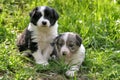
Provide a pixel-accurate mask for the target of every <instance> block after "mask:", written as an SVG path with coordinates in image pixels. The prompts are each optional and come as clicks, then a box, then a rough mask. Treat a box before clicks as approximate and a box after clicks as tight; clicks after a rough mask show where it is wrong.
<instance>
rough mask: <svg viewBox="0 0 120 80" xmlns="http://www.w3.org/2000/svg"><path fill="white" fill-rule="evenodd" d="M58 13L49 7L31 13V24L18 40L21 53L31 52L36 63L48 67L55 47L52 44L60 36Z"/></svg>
mask: <svg viewBox="0 0 120 80" xmlns="http://www.w3.org/2000/svg"><path fill="white" fill-rule="evenodd" d="M58 18H59V15H58V13H57V12H56V11H55V10H54V9H52V8H50V7H47V6H41V7H36V8H34V9H33V10H32V11H31V12H30V23H29V25H28V27H27V28H26V29H25V30H24V31H23V33H22V34H21V35H20V36H19V38H18V39H17V47H18V49H19V51H20V52H22V51H26V50H30V51H31V53H32V55H33V57H34V59H35V61H36V63H37V64H42V65H47V64H48V59H49V57H50V54H51V53H52V51H53V47H52V46H51V45H50V43H51V42H52V41H53V39H54V38H55V37H56V36H57V35H58V31H57V30H58V24H57V20H58Z"/></svg>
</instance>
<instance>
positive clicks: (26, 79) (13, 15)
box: [0, 0, 120, 80]
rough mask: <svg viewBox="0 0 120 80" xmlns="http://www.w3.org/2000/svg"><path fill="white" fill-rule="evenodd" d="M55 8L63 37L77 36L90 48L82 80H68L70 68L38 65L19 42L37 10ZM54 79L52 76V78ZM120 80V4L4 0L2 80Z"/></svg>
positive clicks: (0, 6) (0, 13)
mask: <svg viewBox="0 0 120 80" xmlns="http://www.w3.org/2000/svg"><path fill="white" fill-rule="evenodd" d="M41 5H46V6H51V7H53V8H55V9H56V11H57V12H58V13H59V15H60V18H59V22H58V23H59V33H63V32H69V31H72V32H76V33H78V34H79V35H80V36H81V37H82V39H83V44H84V45H85V48H86V58H85V61H84V63H83V65H82V66H81V67H80V70H79V72H78V76H75V77H74V78H67V77H66V76H65V71H66V70H67V69H68V66H67V65H65V64H64V63H63V62H59V61H58V62H57V61H49V62H50V65H49V66H47V67H42V66H40V65H36V64H35V62H34V61H33V60H32V59H29V58H26V57H23V56H21V54H20V53H19V52H18V50H17V48H16V38H17V35H18V34H19V33H21V32H22V31H23V30H24V28H25V27H26V26H27V25H28V23H29V12H30V11H31V10H32V9H33V8H34V7H36V6H41ZM50 75H52V76H50ZM40 78H48V79H49V80H80V79H83V80H85V79H87V80H120V1H119V0H116V3H114V0H31V1H30V0H1V1H0V79H2V80H37V79H40Z"/></svg>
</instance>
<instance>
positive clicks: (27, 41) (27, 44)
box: [17, 28, 37, 52]
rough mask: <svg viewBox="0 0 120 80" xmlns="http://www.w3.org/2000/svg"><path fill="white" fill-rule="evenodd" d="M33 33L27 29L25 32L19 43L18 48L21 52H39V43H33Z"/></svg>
mask: <svg viewBox="0 0 120 80" xmlns="http://www.w3.org/2000/svg"><path fill="white" fill-rule="evenodd" d="M31 33H32V32H31V31H29V30H28V29H27V28H26V29H25V30H24V32H23V33H22V35H21V36H20V38H19V39H18V41H17V47H18V49H19V51H20V52H22V51H25V50H28V49H29V50H31V52H34V51H36V50H37V43H35V42H32V38H31Z"/></svg>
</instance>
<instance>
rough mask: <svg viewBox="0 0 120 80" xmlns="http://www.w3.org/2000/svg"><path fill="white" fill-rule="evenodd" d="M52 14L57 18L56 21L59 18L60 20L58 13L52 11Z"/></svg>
mask: <svg viewBox="0 0 120 80" xmlns="http://www.w3.org/2000/svg"><path fill="white" fill-rule="evenodd" d="M52 12H53V16H54V18H55V19H56V20H58V18H59V15H58V13H57V12H56V11H55V10H54V9H52Z"/></svg>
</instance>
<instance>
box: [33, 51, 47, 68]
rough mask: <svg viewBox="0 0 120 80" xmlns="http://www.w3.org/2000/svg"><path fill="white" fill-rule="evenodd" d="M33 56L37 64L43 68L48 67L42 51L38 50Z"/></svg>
mask: <svg viewBox="0 0 120 80" xmlns="http://www.w3.org/2000/svg"><path fill="white" fill-rule="evenodd" d="M32 55H33V57H34V59H35V61H36V63H37V64H41V65H43V66H46V65H48V62H47V61H46V60H45V59H44V57H43V55H42V54H41V50H37V51H36V52H34V53H33V54H32Z"/></svg>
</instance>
